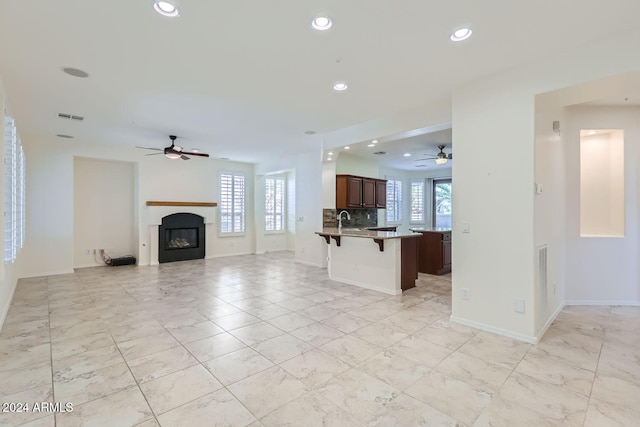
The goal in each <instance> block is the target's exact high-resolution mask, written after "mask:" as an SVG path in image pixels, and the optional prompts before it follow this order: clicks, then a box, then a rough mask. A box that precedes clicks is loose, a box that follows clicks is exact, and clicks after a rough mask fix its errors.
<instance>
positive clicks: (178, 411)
mask: <svg viewBox="0 0 640 427" xmlns="http://www.w3.org/2000/svg"><path fill="white" fill-rule="evenodd" d="M205 420H206V421H205ZM255 420H256V418H255V417H254V416H253V415H252V414H251V412H249V411H248V410H247V409H246V408H245V407H244V406H243V405H242V404H241V403H240V402H239V401H238V400H237V399H236V398H235V397H234V396H233V395H232V394H231V393H229V392H228V391H227V390H226V389H221V390H218V391H216V392H214V393H211V394H208V395H206V396H202V397H200V398H198V399H196V400H194V401H192V402H189V403H187V404H186V405H182V406H179V407H177V408H175V409H172V410H171V411H169V412H166V413H164V414H162V415H160V416H158V421H159V422H160V425H161V426H162V427H192V426H198V425H202V423H203V422H206V425H207V426H212V427H223V426H228V427H236V426H237V427H244V426H248V425H249V424H251V423H252V422H254V421H255Z"/></svg>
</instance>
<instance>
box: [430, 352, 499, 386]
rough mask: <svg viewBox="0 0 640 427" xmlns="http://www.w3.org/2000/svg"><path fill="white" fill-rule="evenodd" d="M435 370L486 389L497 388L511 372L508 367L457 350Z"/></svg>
mask: <svg viewBox="0 0 640 427" xmlns="http://www.w3.org/2000/svg"><path fill="white" fill-rule="evenodd" d="M435 370H436V371H438V372H440V373H441V374H444V375H446V376H447V377H449V378H457V379H459V380H461V381H465V382H467V383H469V384H471V385H473V386H474V387H476V388H477V389H478V390H486V391H497V390H499V389H500V387H502V385H503V384H504V382H505V381H506V380H507V378H508V377H509V375H510V374H511V370H510V369H507V368H504V367H502V366H500V365H496V364H494V363H491V362H486V361H484V360H480V359H476V358H475V357H472V356H467V355H466V354H464V353H459V352H456V353H453V354H452V355H450V356H449V357H447V358H446V359H445V360H443V361H442V363H440V364H439V365H438V366H436V367H435Z"/></svg>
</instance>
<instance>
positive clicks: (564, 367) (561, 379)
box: [515, 352, 595, 396]
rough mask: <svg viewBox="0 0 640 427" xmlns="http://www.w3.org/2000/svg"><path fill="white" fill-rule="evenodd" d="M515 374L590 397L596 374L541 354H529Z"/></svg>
mask: <svg viewBox="0 0 640 427" xmlns="http://www.w3.org/2000/svg"><path fill="white" fill-rule="evenodd" d="M515 372H519V373H522V374H526V375H529V376H530V377H534V378H537V379H539V380H541V381H545V382H548V383H551V384H555V385H558V386H562V387H565V388H567V389H569V390H573V391H575V392H577V393H580V394H582V395H584V396H589V394H590V393H591V387H592V385H593V379H594V376H595V374H594V373H593V372H591V371H587V370H586V369H582V368H580V367H578V366H575V365H572V364H570V363H567V362H565V361H563V360H558V359H554V358H550V357H541V356H540V354H539V353H535V352H529V353H528V354H527V355H526V356H525V357H524V358H523V359H522V361H521V362H520V363H519V364H518V366H517V367H516V369H515Z"/></svg>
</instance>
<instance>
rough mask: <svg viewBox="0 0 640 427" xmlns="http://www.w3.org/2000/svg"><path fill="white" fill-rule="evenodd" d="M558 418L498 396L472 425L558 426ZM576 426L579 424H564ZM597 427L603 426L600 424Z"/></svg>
mask: <svg viewBox="0 0 640 427" xmlns="http://www.w3.org/2000/svg"><path fill="white" fill-rule="evenodd" d="M559 425H565V424H560V423H559V422H558V420H556V419H554V418H552V417H550V416H548V415H546V414H543V413H539V412H536V411H532V410H531V409H529V408H526V407H524V406H520V405H516V404H513V403H510V402H505V401H504V400H503V399H501V398H500V397H499V396H496V397H494V398H493V400H491V403H490V404H489V406H487V408H486V409H485V410H484V411H483V412H482V414H480V416H479V417H478V419H477V420H476V422H475V423H474V424H473V427H498V426H504V427H511V426H518V427H558V426H559ZM566 425H569V426H578V425H580V424H566ZM599 427H604V425H601V426H599Z"/></svg>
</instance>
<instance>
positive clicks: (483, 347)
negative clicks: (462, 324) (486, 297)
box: [459, 331, 531, 369]
mask: <svg viewBox="0 0 640 427" xmlns="http://www.w3.org/2000/svg"><path fill="white" fill-rule="evenodd" d="M530 347H531V344H527V343H524V342H521V341H516V340H514V339H511V338H507V337H502V336H499V335H495V334H491V333H489V332H484V331H482V332H478V333H477V334H476V335H475V336H474V337H473V338H471V339H470V340H469V341H467V342H466V343H465V344H464V345H462V346H461V347H460V349H459V351H460V352H461V353H464V354H467V355H469V356H473V357H475V358H477V359H481V360H485V361H488V362H492V363H495V364H498V365H502V366H504V367H505V368H508V369H513V368H515V367H516V365H517V364H518V363H519V362H520V360H522V358H523V357H524V355H525V354H526V353H527V351H529V348H530Z"/></svg>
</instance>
